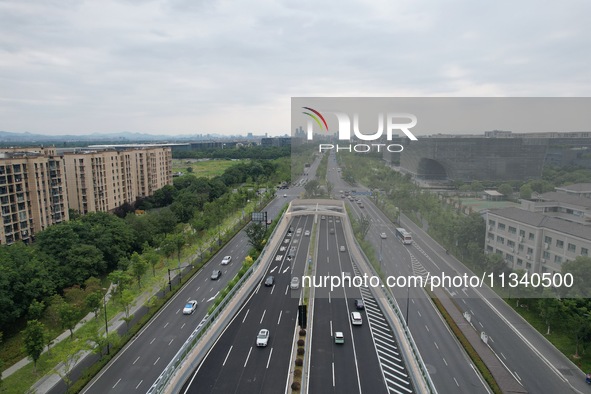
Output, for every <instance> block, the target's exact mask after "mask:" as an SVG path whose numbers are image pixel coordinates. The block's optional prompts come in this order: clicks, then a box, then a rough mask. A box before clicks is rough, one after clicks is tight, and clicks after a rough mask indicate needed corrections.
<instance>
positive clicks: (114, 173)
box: [64, 147, 172, 214]
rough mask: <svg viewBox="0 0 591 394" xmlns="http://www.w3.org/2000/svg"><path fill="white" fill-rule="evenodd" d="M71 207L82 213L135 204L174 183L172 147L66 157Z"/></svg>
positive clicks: (88, 151)
mask: <svg viewBox="0 0 591 394" xmlns="http://www.w3.org/2000/svg"><path fill="white" fill-rule="evenodd" d="M64 163H65V171H66V180H67V190H68V200H69V203H70V208H71V209H74V210H76V211H78V212H80V213H82V214H86V213H88V212H95V211H102V212H109V211H112V210H114V209H115V208H117V207H119V206H121V205H122V204H124V203H130V204H133V203H134V202H135V201H136V199H137V198H138V197H147V196H151V195H152V194H154V192H155V191H156V190H158V189H160V188H162V187H163V186H165V185H171V184H172V153H171V148H170V147H149V148H139V149H125V150H115V149H109V150H91V149H84V150H79V151H76V152H70V153H65V154H64Z"/></svg>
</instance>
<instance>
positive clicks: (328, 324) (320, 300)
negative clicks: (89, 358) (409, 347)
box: [309, 216, 413, 393]
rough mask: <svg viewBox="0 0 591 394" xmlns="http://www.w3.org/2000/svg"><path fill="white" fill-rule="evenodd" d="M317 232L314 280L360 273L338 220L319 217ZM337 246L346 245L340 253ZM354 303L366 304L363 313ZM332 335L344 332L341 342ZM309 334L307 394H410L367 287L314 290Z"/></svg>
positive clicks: (388, 333) (394, 346)
mask: <svg viewBox="0 0 591 394" xmlns="http://www.w3.org/2000/svg"><path fill="white" fill-rule="evenodd" d="M322 217H324V216H322ZM318 234H319V236H318V253H317V256H316V257H317V268H316V273H315V276H316V277H322V276H325V275H326V276H330V275H334V276H342V273H348V274H349V275H351V277H353V276H355V275H358V274H359V271H358V270H357V268H356V267H355V266H354V265H353V263H352V260H351V257H350V255H349V247H350V246H349V245H347V244H346V242H345V241H344V239H345V236H344V231H343V223H342V221H341V220H340V219H339V218H338V217H337V216H326V217H325V218H324V219H322V218H321V219H320V221H319V226H318ZM341 246H345V249H344V250H342V251H341ZM355 299H362V300H363V301H364V303H365V305H366V307H365V309H364V310H359V311H358V310H357V309H356V307H355V304H354V301H355ZM353 311H358V312H360V313H361V316H362V321H363V323H362V325H360V326H358V325H355V326H354V325H352V324H351V319H350V315H351V312H353ZM335 331H340V332H343V333H344V338H345V343H344V344H335V343H334V337H333V336H334V332H335ZM311 333H312V347H311V360H310V381H309V392H311V393H362V392H366V393H382V392H383V393H387V392H402V393H411V392H413V389H412V385H411V382H410V377H409V376H408V373H407V371H406V368H405V365H404V362H403V360H402V356H401V355H400V354H399V352H398V348H397V343H396V340H395V337H394V335H393V333H392V331H391V329H390V327H389V326H388V324H387V323H386V320H385V319H384V317H383V315H382V313H381V311H380V309H379V307H378V306H377V303H376V302H375V299H374V298H373V295H372V293H371V291H370V290H369V289H367V288H361V289H360V288H357V287H354V286H353V287H351V286H339V287H337V288H335V289H333V291H330V289H327V288H316V290H315V298H314V315H313V327H312V331H311Z"/></svg>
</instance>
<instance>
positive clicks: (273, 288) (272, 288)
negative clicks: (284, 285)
mask: <svg viewBox="0 0 591 394" xmlns="http://www.w3.org/2000/svg"><path fill="white" fill-rule="evenodd" d="M273 290H275V285H273V287H271V294H273Z"/></svg>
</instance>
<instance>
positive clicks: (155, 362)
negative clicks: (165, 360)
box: [154, 357, 160, 365]
mask: <svg viewBox="0 0 591 394" xmlns="http://www.w3.org/2000/svg"><path fill="white" fill-rule="evenodd" d="M158 360H160V357H158V358H157V359H156V361H154V365H156V363H157V362H158Z"/></svg>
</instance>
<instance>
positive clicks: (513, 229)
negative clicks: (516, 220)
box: [509, 226, 517, 234]
mask: <svg viewBox="0 0 591 394" xmlns="http://www.w3.org/2000/svg"><path fill="white" fill-rule="evenodd" d="M509 234H517V229H516V228H515V227H511V226H509Z"/></svg>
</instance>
